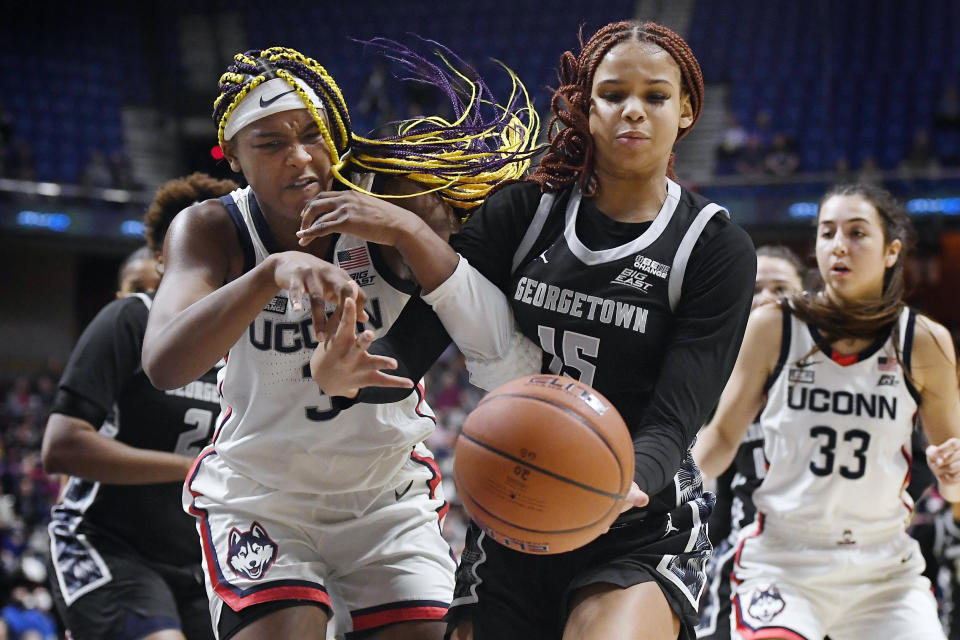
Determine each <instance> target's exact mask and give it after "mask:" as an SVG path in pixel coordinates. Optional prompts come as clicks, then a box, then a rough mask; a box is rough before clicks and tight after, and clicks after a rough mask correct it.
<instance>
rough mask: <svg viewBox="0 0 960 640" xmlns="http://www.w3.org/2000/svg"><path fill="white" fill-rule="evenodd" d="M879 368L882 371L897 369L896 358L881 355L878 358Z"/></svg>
mask: <svg viewBox="0 0 960 640" xmlns="http://www.w3.org/2000/svg"><path fill="white" fill-rule="evenodd" d="M877 369H879V370H880V371H896V370H897V361H896V360H895V359H894V358H888V357H886V356H880V357H879V358H877Z"/></svg>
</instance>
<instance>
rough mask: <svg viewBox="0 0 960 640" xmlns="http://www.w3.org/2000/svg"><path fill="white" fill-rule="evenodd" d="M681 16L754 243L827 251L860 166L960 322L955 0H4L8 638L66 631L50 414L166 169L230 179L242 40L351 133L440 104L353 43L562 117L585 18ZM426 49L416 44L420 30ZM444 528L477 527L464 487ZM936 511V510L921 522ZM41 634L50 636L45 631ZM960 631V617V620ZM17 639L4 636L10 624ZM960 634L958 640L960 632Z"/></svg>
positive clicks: (0, 374) (1, 379)
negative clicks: (227, 83)
mask: <svg viewBox="0 0 960 640" xmlns="http://www.w3.org/2000/svg"><path fill="white" fill-rule="evenodd" d="M625 18H639V19H651V20H655V21H658V22H661V23H664V24H666V25H667V26H670V27H671V28H673V29H674V30H676V31H678V32H679V33H680V34H681V35H682V36H684V38H686V39H687V41H688V42H689V43H690V46H691V48H692V49H693V51H694V52H695V54H696V55H697V57H698V59H699V61H700V64H701V66H702V68H703V74H704V79H705V82H706V99H705V108H704V112H703V115H702V117H701V118H700V121H699V123H698V124H697V127H696V128H695V129H694V131H693V133H692V134H691V135H690V136H688V137H687V139H685V140H683V141H682V142H681V143H680V144H679V145H678V149H677V156H678V159H677V165H676V173H677V175H678V177H679V178H680V181H681V182H682V183H684V184H685V185H686V186H689V187H690V188H692V189H695V190H698V191H700V192H701V193H703V194H705V195H706V196H707V197H709V198H711V199H713V200H714V201H716V202H719V203H721V204H723V205H724V206H726V207H728V208H729V210H730V212H731V213H732V215H733V217H734V219H735V220H736V221H738V222H739V223H740V224H741V225H742V226H743V227H745V228H746V229H747V230H748V231H749V232H750V234H751V235H752V237H753V239H754V241H755V243H756V244H757V245H759V244H768V243H780V244H785V245H787V246H789V247H791V248H793V249H794V250H795V251H797V252H798V253H799V254H800V255H802V256H804V257H805V258H806V259H807V262H808V264H810V265H812V264H813V259H812V255H811V254H812V241H813V228H812V220H813V218H814V217H815V215H816V211H817V202H818V199H819V196H820V195H821V194H823V192H824V191H825V190H826V188H827V187H828V186H829V185H831V184H834V183H837V182H849V181H869V182H874V183H877V184H882V185H883V186H885V187H887V188H888V189H890V190H891V191H892V192H893V193H894V194H895V195H896V196H897V197H898V198H900V199H901V200H902V201H904V202H905V203H906V206H907V207H908V210H909V211H910V212H911V214H912V216H913V220H914V223H915V226H916V228H917V231H918V238H917V240H918V242H917V246H916V251H915V253H914V255H913V257H912V258H911V260H910V262H909V263H908V267H909V269H908V279H909V287H910V297H909V301H910V302H911V304H912V305H914V306H915V307H916V308H917V309H918V310H920V311H922V312H924V313H928V314H929V315H931V316H932V317H934V318H935V319H937V320H938V321H940V322H941V323H943V324H944V325H946V326H947V327H948V328H950V329H951V331H952V332H953V334H954V336H955V338H954V339H955V341H956V340H958V339H960V296H958V295H956V287H957V286H958V284H960V281H958V276H960V38H958V37H957V34H958V33H960V3H958V2H956V1H955V0H918V1H911V2H906V1H905V0H904V1H898V0H844V1H839V2H838V1H835V0H809V1H791V0H754V1H747V0H726V1H723V2H716V1H710V0H637V1H635V2H634V1H631V0H603V1H602V2H596V3H587V2H583V3H576V4H569V3H558V2H549V1H546V0H473V1H471V2H459V1H455V2H436V1H429V2H426V1H423V0H404V1H390V2H381V1H368V0H355V1H353V2H337V3H333V2H326V1H325V0H317V1H314V2H310V3H303V4H299V3H291V2H285V1H283V0H277V1H275V2H252V1H248V0H232V1H225V0H224V1H215V2H201V1H198V2H144V3H140V2H129V3H124V4H117V3H99V2H91V3H58V2H53V3H35V2H2V3H0V274H2V277H0V291H2V296H0V336H2V337H0V403H2V405H0V447H2V448H0V474H2V475H0V481H2V484H0V488H2V497H0V608H2V616H3V618H4V619H5V620H6V624H7V625H8V627H9V635H8V636H7V637H10V638H28V637H29V638H55V637H58V636H59V637H62V633H63V632H62V630H60V628H59V625H58V622H57V620H56V617H55V614H54V613H53V609H52V606H51V602H50V595H49V593H48V591H47V588H46V580H47V577H46V566H47V565H46V562H47V556H48V555H49V552H48V541H47V532H46V523H47V521H48V520H49V510H50V506H51V504H52V503H53V502H54V501H55V500H56V498H57V494H58V491H59V489H60V485H61V480H62V478H61V477H59V476H49V475H47V474H45V473H44V471H43V469H42V466H41V465H40V462H39V459H40V456H39V451H40V443H41V439H42V436H43V427H44V424H45V422H46V418H47V415H48V412H49V406H50V403H51V401H52V397H53V394H54V392H55V390H56V383H57V380H58V378H59V376H60V374H61V372H62V367H63V365H64V363H65V361H66V359H67V358H68V356H69V354H70V351H71V349H72V347H73V345H74V343H75V341H76V339H77V337H78V336H79V334H80V332H81V331H82V330H83V328H84V327H85V326H86V324H87V323H88V322H89V321H90V320H91V318H92V317H93V316H94V315H95V314H96V312H97V311H98V310H99V309H100V308H101V307H102V306H103V305H104V304H105V303H107V302H108V301H110V300H111V299H112V298H113V297H114V292H115V289H116V273H117V268H118V266H119V264H120V262H121V260H122V259H123V258H124V257H125V256H126V255H127V254H129V253H130V252H131V251H132V250H134V249H136V248H137V247H139V246H141V245H142V244H143V236H142V224H141V219H142V216H143V213H144V210H145V207H146V205H147V204H148V203H149V202H150V200H151V199H152V197H153V193H154V191H155V189H156V187H157V186H158V185H159V184H161V183H162V182H163V181H165V180H167V179H169V178H172V177H176V176H180V175H184V174H187V173H190V172H192V171H205V172H208V173H211V174H213V175H215V176H218V177H232V178H234V179H236V180H238V181H239V180H242V177H241V176H237V175H234V174H232V172H231V171H230V169H229V167H228V166H227V165H226V163H225V162H224V161H223V160H222V159H221V157H222V156H221V154H219V153H218V152H219V147H218V146H217V135H216V129H215V127H214V124H213V122H212V120H211V118H210V112H211V109H212V103H213V100H214V98H215V97H216V95H217V79H218V78H219V75H220V73H221V72H222V70H223V69H224V68H225V67H226V65H227V64H228V62H229V59H230V56H231V55H232V54H233V53H235V52H238V51H244V50H248V49H254V48H258V49H259V48H265V47H269V46H273V45H284V46H290V47H293V48H296V49H298V50H300V51H302V52H304V53H305V54H307V55H309V56H311V57H314V58H316V59H317V60H318V61H320V63H321V64H323V65H325V66H326V67H327V68H328V69H329V70H330V71H331V73H332V75H333V76H334V77H335V78H336V80H337V82H338V83H339V84H340V86H341V88H342V90H343V94H344V97H345V98H346V101H347V104H348V106H349V108H350V111H351V116H352V119H353V126H354V130H355V131H356V132H358V133H360V134H363V133H365V132H367V131H369V130H370V129H371V128H372V127H373V126H375V124H377V123H383V122H387V121H391V120H396V119H400V118H404V117H407V116H412V115H420V114H423V113H437V112H438V110H440V112H442V109H443V108H444V107H443V106H442V105H443V98H442V96H440V95H439V94H437V93H434V92H433V91H431V90H429V89H424V88H423V86H419V85H416V84H411V83H401V82H399V81H398V80H396V79H395V78H393V77H392V75H393V73H394V71H395V69H393V68H392V67H391V66H390V64H389V61H387V60H384V59H382V58H377V57H376V56H375V55H373V54H372V53H368V52H365V50H364V47H363V45H362V44H359V43H358V42H356V40H362V39H367V38H371V37H375V36H385V37H388V38H392V39H395V40H399V41H402V42H404V43H407V44H415V43H416V42H417V41H416V40H415V39H414V37H413V35H412V34H417V35H418V36H422V37H424V38H429V39H434V40H437V41H439V42H441V43H443V44H445V45H447V46H449V47H450V48H451V49H453V50H454V51H456V52H457V53H458V54H460V55H461V56H462V57H463V58H464V59H465V60H466V61H468V62H470V63H471V64H472V65H473V66H474V67H475V68H476V69H477V70H478V71H479V72H480V74H481V75H482V76H483V77H484V78H485V79H486V81H487V82H488V84H489V85H490V86H491V88H492V89H493V91H494V94H495V95H499V94H502V93H503V92H504V91H506V90H507V89H508V88H509V85H508V81H509V79H508V77H507V75H506V74H505V73H503V72H502V70H500V69H499V68H498V67H497V66H496V65H495V63H493V62H492V61H491V59H492V58H493V59H497V60H500V61H502V62H503V63H504V64H505V65H507V66H508V67H510V68H511V69H512V70H514V71H515V72H516V74H517V75H518V76H519V77H520V79H521V80H522V81H523V82H524V84H525V85H526V87H527V88H528V89H529V91H530V92H531V95H532V96H533V98H534V101H535V106H536V108H537V110H538V111H539V112H540V114H541V117H542V119H543V124H544V125H546V123H547V122H548V120H549V115H548V112H549V97H550V90H549V87H553V86H556V82H557V73H556V70H557V64H558V60H559V58H560V55H561V53H562V52H563V51H565V50H567V49H573V50H576V48H577V33H578V30H580V29H581V28H582V29H583V32H584V34H586V35H587V36H589V35H590V34H592V33H593V32H594V31H595V30H596V29H597V28H598V27H600V26H602V25H604V24H606V23H608V22H611V21H615V20H620V19H625ZM418 46H421V47H422V46H423V45H422V43H421V44H420V45H418ZM427 389H428V395H429V397H430V398H431V404H432V406H433V408H434V410H435V411H436V412H437V414H438V417H439V426H438V429H437V431H436V433H435V434H434V435H433V436H431V438H430V440H428V443H427V444H428V446H430V447H431V448H432V450H433V451H434V453H435V454H436V456H437V458H438V459H439V460H440V463H441V469H442V470H443V471H444V472H445V474H446V477H447V478H450V477H451V475H452V474H451V473H450V469H451V464H452V461H451V459H450V454H451V452H452V449H453V443H454V441H455V439H456V436H457V433H458V431H459V428H460V426H461V424H462V422H463V419H464V417H465V415H466V413H467V412H468V411H469V410H470V408H471V407H472V406H473V405H474V404H475V403H476V401H477V399H478V397H479V392H478V391H477V390H476V389H474V388H472V387H470V385H469V384H468V383H467V381H466V374H465V371H464V369H463V366H462V363H461V360H460V358H459V356H458V354H457V353H455V352H449V353H447V354H445V356H444V357H443V359H442V360H441V361H440V362H439V363H438V364H437V365H436V366H435V368H434V369H433V370H432V371H431V373H430V375H429V377H428V379H427ZM447 495H448V497H451V498H452V501H453V502H454V509H453V510H452V511H451V512H450V515H449V516H448V520H447V523H446V530H447V531H446V533H447V534H448V537H449V539H450V540H451V542H452V544H453V546H454V548H455V549H457V550H458V545H461V544H462V539H463V530H464V526H465V518H466V517H465V515H464V514H463V512H462V510H460V509H458V508H456V492H455V488H454V487H453V484H452V482H451V481H448V482H447ZM922 515H923V514H921V516H922ZM34 632H36V634H37V635H30V634H31V633H34ZM955 632H956V631H955ZM2 637H4V636H3V635H2V634H0V638H2ZM951 637H952V636H951Z"/></svg>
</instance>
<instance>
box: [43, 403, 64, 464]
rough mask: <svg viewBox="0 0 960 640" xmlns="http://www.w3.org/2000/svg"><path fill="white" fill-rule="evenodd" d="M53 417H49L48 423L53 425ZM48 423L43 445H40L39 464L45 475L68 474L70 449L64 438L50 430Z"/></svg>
mask: <svg viewBox="0 0 960 640" xmlns="http://www.w3.org/2000/svg"><path fill="white" fill-rule="evenodd" d="M54 419H55V416H51V419H50V423H53V421H54ZM50 423H48V426H47V430H46V431H45V432H44V434H43V443H42V444H41V445H40V463H41V464H42V465H43V470H44V472H46V473H49V474H54V473H69V466H70V462H69V456H70V452H69V449H70V447H69V446H68V443H67V442H66V438H64V437H63V435H62V434H61V433H60V431H59V430H58V429H56V428H51V424H50Z"/></svg>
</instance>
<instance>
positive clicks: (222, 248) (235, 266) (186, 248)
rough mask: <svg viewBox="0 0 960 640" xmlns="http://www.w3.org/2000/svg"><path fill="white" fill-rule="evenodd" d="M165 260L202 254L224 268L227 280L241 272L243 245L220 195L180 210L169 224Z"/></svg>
mask: <svg viewBox="0 0 960 640" xmlns="http://www.w3.org/2000/svg"><path fill="white" fill-rule="evenodd" d="M164 255H165V256H166V258H165V261H166V262H167V264H168V265H170V264H171V262H173V263H174V264H176V261H177V260H178V259H184V260H185V259H188V258H189V257H190V256H204V261H209V263H210V265H211V266H212V267H214V268H217V269H218V270H219V269H223V270H224V275H225V277H224V280H225V281H229V280H233V279H234V278H236V277H238V276H239V275H240V274H242V273H243V249H242V247H241V246H240V240H239V237H238V235H237V227H236V224H235V223H234V221H233V219H232V218H231V216H230V212H229V211H228V210H227V207H226V206H225V205H224V204H223V202H221V201H220V199H219V198H211V199H209V200H203V201H201V202H196V203H194V204H192V205H190V206H189V207H187V208H186V209H184V210H183V211H181V212H180V213H179V214H178V215H177V217H176V218H174V219H173V222H172V223H171V225H170V230H169V232H168V234H167V240H166V242H165V246H164Z"/></svg>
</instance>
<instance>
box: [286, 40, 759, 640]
mask: <svg viewBox="0 0 960 640" xmlns="http://www.w3.org/2000/svg"><path fill="white" fill-rule="evenodd" d="M560 85H561V86H560V88H559V90H558V92H557V94H556V95H555V98H554V103H553V107H554V111H555V112H556V113H557V117H558V118H559V119H560V120H561V122H562V124H563V125H564V127H563V128H562V129H561V130H560V131H559V132H558V133H556V135H555V136H554V137H553V139H552V143H551V147H550V150H549V151H548V152H547V154H546V156H545V157H544V158H543V159H542V161H541V163H540V166H539V168H538V169H537V171H536V172H535V173H534V175H533V176H532V179H531V180H530V181H527V182H523V183H520V184H516V185H512V186H508V187H506V188H504V189H502V190H501V191H499V192H498V193H496V194H494V196H492V197H491V198H490V199H489V201H488V202H487V203H486V204H485V205H484V206H483V207H481V209H480V210H478V211H477V212H476V213H474V214H473V215H472V216H471V218H470V219H469V220H468V221H467V222H466V224H465V226H464V228H463V230H462V232H461V233H460V234H459V235H457V236H455V237H454V238H453V239H452V240H451V242H452V246H453V248H455V249H456V251H457V252H459V255H457V253H455V252H454V251H453V250H451V248H450V247H449V246H446V245H444V244H442V243H440V242H436V241H434V239H433V238H428V237H427V235H428V234H426V233H425V232H424V230H423V226H422V225H421V224H420V223H419V222H418V221H417V220H415V219H414V218H413V217H412V216H409V215H407V214H405V213H404V212H402V211H400V210H399V209H398V208H396V207H390V206H389V205H385V204H379V203H377V202H375V201H372V200H368V201H367V202H366V203H365V204H364V206H357V207H352V208H349V209H348V208H345V207H342V206H340V204H339V203H338V202H337V201H336V199H335V197H333V196H331V197H330V199H329V203H328V204H327V205H326V206H325V205H324V204H323V202H315V203H314V205H313V208H312V210H311V211H309V212H307V215H305V216H304V221H303V225H302V230H301V232H300V235H301V237H302V238H304V240H305V241H309V240H310V239H311V238H314V237H317V236H322V235H325V234H327V233H332V232H348V233H353V234H357V235H361V236H364V237H370V238H372V239H374V240H376V241H378V242H382V243H386V244H392V245H394V246H396V247H397V248H398V249H399V250H400V252H401V253H402V254H403V255H404V258H405V259H406V260H407V262H408V264H410V265H411V267H412V268H413V270H414V273H415V275H416V277H417V280H418V281H419V282H420V284H421V285H422V286H423V289H424V290H425V291H427V292H428V294H427V295H425V299H426V301H427V302H428V303H430V304H432V305H433V306H434V310H436V311H437V313H438V314H439V315H440V317H441V318H442V319H443V326H445V327H446V329H447V330H448V331H450V334H451V335H452V336H453V338H454V339H455V340H456V342H457V344H458V346H460V347H461V349H462V350H463V351H464V353H465V354H466V355H467V356H468V359H471V360H473V361H474V363H473V364H474V365H475V367H474V369H472V370H471V376H472V379H473V380H474V381H475V382H477V383H479V384H480V385H481V386H484V387H485V388H491V387H492V386H494V385H495V384H497V383H498V382H503V381H505V380H507V379H510V378H511V377H517V376H519V375H522V374H529V373H532V372H540V371H543V372H552V373H560V374H564V375H568V376H572V377H574V378H577V379H579V380H581V381H583V382H586V383H588V384H591V385H593V386H594V387H596V388H597V389H598V390H599V391H600V392H601V393H603V394H604V395H605V396H606V397H607V398H609V399H610V400H611V401H612V402H613V403H614V405H615V406H616V407H617V409H618V410H619V411H620V413H621V414H622V415H623V417H624V419H625V420H626V422H627V424H628V425H629V427H630V431H631V433H632V435H633V439H634V448H635V451H636V476H635V483H634V487H633V488H632V490H631V493H630V496H629V498H628V500H629V502H628V503H627V504H625V505H624V511H625V513H624V514H623V515H622V516H621V517H620V519H619V520H618V521H617V522H616V523H614V524H613V526H612V527H611V528H610V530H609V532H607V533H606V534H604V535H601V536H600V537H599V538H598V539H596V540H595V541H593V542H591V543H589V544H588V545H586V546H584V547H582V548H580V549H577V550H575V551H572V552H570V553H565V554H560V555H549V556H535V555H527V554H524V553H519V552H517V551H514V550H511V549H508V548H506V547H504V546H501V545H499V544H496V543H494V542H492V541H491V540H490V539H489V538H487V537H486V536H485V534H484V533H483V531H481V530H480V529H479V528H478V527H477V526H476V525H474V524H472V525H471V526H470V528H469V530H468V533H467V541H466V548H465V550H464V552H463V555H462V558H461V562H460V567H459V569H458V574H457V592H456V597H455V600H454V602H453V606H452V607H451V613H450V622H451V625H450V627H448V635H449V636H450V637H452V638H455V639H457V640H464V639H467V638H474V639H475V640H512V639H520V638H523V639H524V640H530V639H537V640H539V639H543V640H557V639H559V638H561V637H565V638H577V639H579V640H584V639H589V640H592V639H601V638H602V639H604V640H610V639H620V638H651V639H654V638H655V639H664V640H666V639H668V638H669V639H670V640H673V639H675V638H677V637H678V636H679V637H681V638H692V637H693V635H694V631H693V629H694V625H695V624H696V622H697V619H698V616H697V612H696V606H697V600H698V597H699V595H700V591H701V590H702V588H703V585H704V581H705V578H704V573H703V565H704V563H705V561H706V559H707V556H708V555H709V552H710V543H709V541H708V539H707V535H706V531H705V529H706V527H705V526H704V524H705V522H706V520H707V518H708V516H709V513H710V509H711V505H712V500H713V499H712V496H711V495H709V494H704V493H703V491H702V484H701V479H700V473H699V471H698V470H697V468H696V466H695V465H694V464H693V461H692V458H691V456H690V454H689V447H690V445H691V443H692V441H693V437H694V434H695V433H696V431H697V429H698V428H699V426H700V425H701V424H702V423H703V422H704V421H705V419H706V417H707V416H708V414H709V412H710V411H711V410H712V409H713V407H714V405H715V403H716V401H717V399H718V398H719V395H720V391H721V389H722V388H723V385H724V382H725V381H726V379H727V376H728V375H729V373H730V370H731V369H732V367H733V362H734V360H735V358H736V354H737V349H738V347H739V344H740V340H741V337H742V334H743V329H744V326H745V322H746V317H747V314H748V312H749V308H750V297H751V292H752V288H753V284H754V276H755V265H756V261H755V256H754V249H753V244H752V242H751V241H750V239H749V237H748V236H747V235H746V233H745V232H744V231H742V230H741V229H740V228H738V227H737V226H735V225H734V224H732V223H731V222H730V219H729V217H728V216H727V213H726V211H724V210H723V209H722V208H721V207H719V206H717V205H715V204H712V203H710V202H709V201H707V200H706V199H704V198H702V197H700V196H698V195H696V194H694V193H691V192H689V191H688V190H686V189H684V188H683V187H681V186H680V185H679V184H677V183H676V182H675V181H674V180H673V179H672V178H673V173H672V170H671V164H672V163H671V159H672V148H673V145H674V143H675V141H676V140H677V138H678V137H679V136H681V135H683V134H684V133H686V132H687V131H688V130H689V129H690V127H691V126H693V124H694V122H695V121H696V119H697V117H698V115H699V114H700V111H701V108H702V103H703V84H702V78H701V74H700V69H699V65H698V63H697V61H696V59H695V57H694V56H693V53H692V52H691V51H690V49H689V47H688V46H687V44H686V43H685V42H684V41H683V40H682V39H681V38H680V37H679V36H677V35H676V34H675V33H673V32H672V31H670V30H669V29H666V28H664V27H662V26H660V25H657V24H653V23H637V22H621V23H615V24H610V25H608V26H606V27H604V28H602V29H601V30H600V31H599V32H597V33H596V34H595V35H594V36H593V37H592V38H590V40H589V41H588V42H587V43H586V44H585V45H584V46H583V49H582V51H581V52H580V54H579V56H574V55H573V54H572V53H570V52H567V53H565V54H564V56H563V58H562V60H561V77H560ZM320 199H321V200H322V198H320ZM481 274H482V275H481ZM484 276H485V277H486V278H487V279H488V280H485V279H484ZM491 283H492V284H491ZM423 310H424V305H422V304H420V305H419V306H417V305H415V304H411V305H408V307H407V309H406V310H405V315H406V317H401V318H400V319H399V320H398V321H397V323H396V324H395V325H394V327H393V329H392V330H391V332H390V334H389V335H388V336H387V337H386V338H384V339H383V340H381V341H378V342H376V343H374V344H373V345H372V346H371V348H370V358H369V360H367V361H364V360H363V359H361V358H355V357H354V358H353V359H352V360H351V363H354V364H357V365H358V366H359V367H360V368H359V369H358V370H357V371H351V370H350V369H349V367H338V366H337V364H338V363H343V362H347V359H348V358H349V357H350V356H351V354H356V352H357V351H358V350H360V349H362V348H363V345H358V344H357V343H356V340H355V338H354V335H353V334H354V328H353V326H352V324H350V323H348V322H346V320H347V318H346V316H345V318H344V320H345V321H344V322H343V323H342V324H341V325H340V328H339V330H338V331H336V332H335V333H332V334H331V336H330V338H329V340H328V341H327V342H326V343H325V344H324V345H322V347H321V348H323V349H325V350H326V352H327V354H328V355H329V363H328V364H329V366H324V367H317V368H316V369H315V370H314V379H315V380H317V382H318V384H320V386H321V388H323V389H325V390H326V391H327V392H328V393H335V394H337V395H341V396H354V395H357V388H358V387H360V386H363V385H362V384H358V383H357V379H359V378H360V377H362V376H364V375H367V374H368V373H369V372H368V371H364V370H363V368H364V367H371V368H375V367H376V366H378V362H377V360H376V357H377V354H383V353H387V354H394V355H396V354H399V356H398V358H397V360H398V362H399V364H400V367H399V369H398V370H397V372H396V375H393V376H388V375H387V374H386V373H382V372H381V375H382V376H383V381H382V388H379V389H364V390H363V391H362V392H360V394H359V395H357V397H356V398H355V399H354V401H374V402H376V401H381V400H383V399H385V398H387V397H390V396H392V395H396V394H402V393H404V390H402V389H401V390H399V391H398V390H396V389H393V388H391V387H403V386H405V385H406V386H409V385H410V384H411V383H410V382H409V380H408V381H406V382H405V381H404V380H403V379H402V378H403V377H408V378H412V379H413V380H416V379H418V377H419V375H420V373H421V372H422V371H423V370H424V369H425V368H426V367H428V366H429V365H430V364H431V362H432V358H433V357H435V356H436V354H437V353H438V349H442V348H443V347H444V346H445V345H446V336H445V335H444V332H443V328H442V326H441V325H440V324H439V323H438V321H437V320H436V318H435V317H434V316H433V315H432V314H430V313H422V311H423ZM514 316H515V318H516V325H515V324H514V320H513V318H514ZM516 326H519V330H520V333H519V336H518V335H517V334H515V333H512V331H513V330H514V329H515V327H516ZM438 342H439V345H438ZM531 355H532V356H533V357H532V358H531ZM418 367H419V368H418ZM634 506H636V507H640V508H636V509H629V508H630V507H634Z"/></svg>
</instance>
